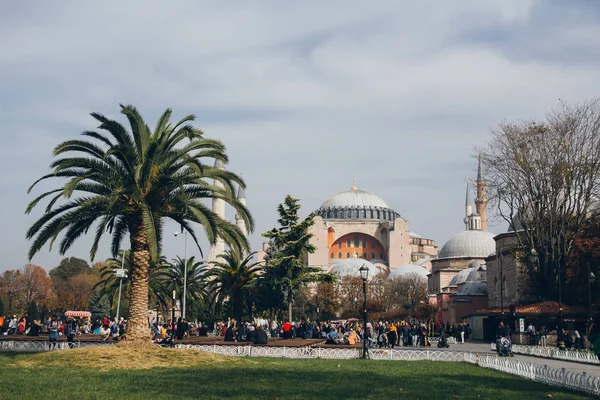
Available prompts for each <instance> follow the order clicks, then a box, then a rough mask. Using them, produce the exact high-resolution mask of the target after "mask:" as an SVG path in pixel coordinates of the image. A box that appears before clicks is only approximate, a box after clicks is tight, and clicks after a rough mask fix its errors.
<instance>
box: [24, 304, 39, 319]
mask: <svg viewBox="0 0 600 400" xmlns="http://www.w3.org/2000/svg"><path fill="white" fill-rule="evenodd" d="M27 318H28V320H29V321H33V320H38V321H39V319H40V312H39V310H38V306H37V304H36V303H35V301H32V302H30V303H29V305H28V306H27Z"/></svg>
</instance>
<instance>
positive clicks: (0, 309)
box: [0, 299, 4, 315]
mask: <svg viewBox="0 0 600 400" xmlns="http://www.w3.org/2000/svg"><path fill="white" fill-rule="evenodd" d="M0 315H4V302H3V301H2V299H0Z"/></svg>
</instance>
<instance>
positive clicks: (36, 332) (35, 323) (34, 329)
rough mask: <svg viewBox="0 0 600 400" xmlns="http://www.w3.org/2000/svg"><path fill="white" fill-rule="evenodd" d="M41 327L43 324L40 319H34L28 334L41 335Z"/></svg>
mask: <svg viewBox="0 0 600 400" xmlns="http://www.w3.org/2000/svg"><path fill="white" fill-rule="evenodd" d="M41 327H42V325H41V324H40V321H38V320H34V321H33V322H32V323H31V327H30V328H29V332H28V333H27V336H40V329H41Z"/></svg>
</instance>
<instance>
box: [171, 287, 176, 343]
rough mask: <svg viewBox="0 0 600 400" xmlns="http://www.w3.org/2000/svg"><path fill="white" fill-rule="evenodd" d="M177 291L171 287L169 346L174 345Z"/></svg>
mask: <svg viewBox="0 0 600 400" xmlns="http://www.w3.org/2000/svg"><path fill="white" fill-rule="evenodd" d="M176 294H177V292H176V291H175V289H173V307H172V311H171V347H175V295H176Z"/></svg>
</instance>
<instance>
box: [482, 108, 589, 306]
mask: <svg viewBox="0 0 600 400" xmlns="http://www.w3.org/2000/svg"><path fill="white" fill-rule="evenodd" d="M478 153H479V156H480V158H481V162H482V165H483V167H484V176H485V180H486V182H487V185H488V196H489V199H490V204H493V205H495V208H496V210H497V214H498V215H499V216H500V217H501V218H502V219H504V220H506V221H507V222H508V223H509V224H510V225H511V227H512V228H513V229H514V230H515V231H516V232H517V237H518V240H519V244H520V246H521V248H522V250H523V253H522V254H521V256H526V255H527V254H526V253H529V251H530V249H532V248H534V249H536V251H537V253H538V255H539V259H538V260H539V261H538V262H537V263H528V265H529V268H530V273H531V274H532V278H533V279H532V282H534V284H535V287H534V290H535V291H536V294H538V295H539V296H541V297H544V298H556V297H557V286H558V285H557V283H558V280H559V279H562V277H561V276H559V275H560V274H559V272H560V271H561V267H564V265H565V264H566V262H567V258H568V256H569V253H570V252H571V249H572V245H573V240H574V238H575V235H576V232H577V228H578V227H579V225H580V224H581V223H582V222H583V221H584V220H585V219H586V218H587V216H588V215H589V211H590V209H591V208H592V207H593V206H594V205H595V204H597V201H598V198H599V196H598V194H599V188H600V185H599V177H600V99H593V100H590V101H586V102H584V103H581V104H575V105H569V104H567V103H562V104H561V105H560V107H558V108H557V109H556V110H552V111H550V112H549V113H548V114H547V115H546V117H545V118H544V119H543V120H541V121H521V122H517V123H510V122H504V123H501V124H500V125H499V126H498V127H497V128H496V129H494V130H493V131H492V133H491V140H490V141H489V142H488V143H487V145H486V146H485V147H484V148H481V149H479V151H478Z"/></svg>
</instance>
